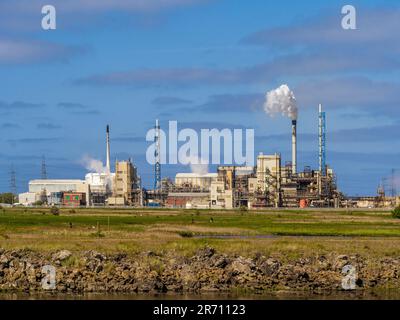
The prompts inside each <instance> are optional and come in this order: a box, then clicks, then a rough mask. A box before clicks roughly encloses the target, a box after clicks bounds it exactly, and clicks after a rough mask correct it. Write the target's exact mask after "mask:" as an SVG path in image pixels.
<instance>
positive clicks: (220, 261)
mask: <svg viewBox="0 0 400 320" xmlns="http://www.w3.org/2000/svg"><path fill="white" fill-rule="evenodd" d="M228 263H229V261H228V259H226V258H225V257H220V258H218V259H217V260H216V261H215V262H214V267H216V268H221V269H223V268H225V267H226V266H227V265H228Z"/></svg>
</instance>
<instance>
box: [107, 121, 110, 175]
mask: <svg viewBox="0 0 400 320" xmlns="http://www.w3.org/2000/svg"><path fill="white" fill-rule="evenodd" d="M106 143H107V160H106V161H107V162H106V168H107V171H108V172H107V173H110V172H111V167H110V126H109V125H107V141H106Z"/></svg>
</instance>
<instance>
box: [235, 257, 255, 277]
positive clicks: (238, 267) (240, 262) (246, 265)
mask: <svg viewBox="0 0 400 320" xmlns="http://www.w3.org/2000/svg"><path fill="white" fill-rule="evenodd" d="M252 267H254V264H253V262H252V261H251V260H250V259H244V258H242V257H239V258H237V259H236V260H234V261H233V262H232V264H231V269H232V272H233V274H234V275H238V274H246V275H248V274H250V273H251V268H252Z"/></svg>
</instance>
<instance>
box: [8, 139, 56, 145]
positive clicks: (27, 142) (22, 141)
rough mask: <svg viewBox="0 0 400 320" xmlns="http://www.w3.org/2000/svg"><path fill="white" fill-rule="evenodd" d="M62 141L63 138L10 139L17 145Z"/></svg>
mask: <svg viewBox="0 0 400 320" xmlns="http://www.w3.org/2000/svg"><path fill="white" fill-rule="evenodd" d="M59 141H61V138H20V139H8V140H7V142H9V143H10V144H12V145H16V144H19V143H22V144H38V143H54V142H59Z"/></svg>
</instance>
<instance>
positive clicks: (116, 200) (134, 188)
mask: <svg viewBox="0 0 400 320" xmlns="http://www.w3.org/2000/svg"><path fill="white" fill-rule="evenodd" d="M140 199H141V190H140V186H139V178H138V175H137V168H136V167H135V166H134V165H133V163H132V162H131V160H128V161H117V162H116V163H115V176H114V178H113V193H112V196H111V197H109V198H108V199H107V200H106V201H107V204H108V205H109V206H125V205H136V206H137V205H140V202H141V201H140Z"/></svg>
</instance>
